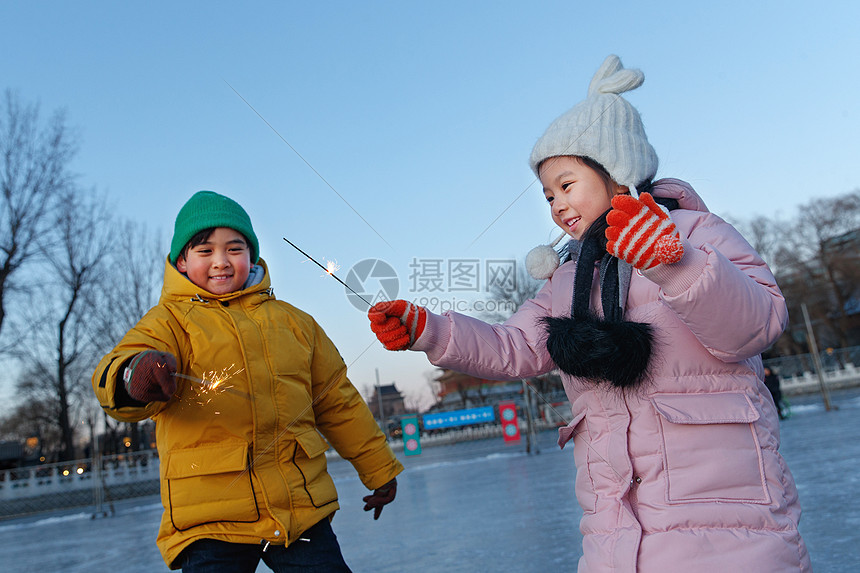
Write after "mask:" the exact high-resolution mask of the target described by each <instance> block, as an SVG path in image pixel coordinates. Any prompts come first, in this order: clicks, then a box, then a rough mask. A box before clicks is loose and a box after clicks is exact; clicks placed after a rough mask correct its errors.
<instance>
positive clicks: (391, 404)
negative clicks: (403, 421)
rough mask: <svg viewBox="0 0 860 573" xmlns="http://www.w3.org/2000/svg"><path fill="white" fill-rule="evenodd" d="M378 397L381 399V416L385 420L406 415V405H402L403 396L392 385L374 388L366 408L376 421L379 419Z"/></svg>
mask: <svg viewBox="0 0 860 573" xmlns="http://www.w3.org/2000/svg"><path fill="white" fill-rule="evenodd" d="M380 396H381V397H382V400H381V402H382V416H384V417H385V418H386V419H387V418H394V417H398V416H402V415H404V414H406V413H407V412H406V404H404V403H403V395H402V394H401V393H400V391H399V390H398V389H397V388H396V387H395V386H394V384H386V385H384V386H376V387H374V389H373V396H371V397H370V399H369V400H368V401H367V406H368V407H369V408H370V411H371V412H373V417H374V418H376V419H377V420H379V419H380V414H379V405H380Z"/></svg>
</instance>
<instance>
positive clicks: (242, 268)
mask: <svg viewBox="0 0 860 573" xmlns="http://www.w3.org/2000/svg"><path fill="white" fill-rule="evenodd" d="M176 268H177V269H179V272H181V273H185V274H186V275H188V278H189V279H191V282H193V283H194V284H196V285H197V286H199V287H200V288H203V289H206V290H207V291H208V292H211V293H212V294H227V293H231V292H235V291H237V290H240V289H241V288H242V287H243V286H244V284H245V281H247V280H248V274H249V273H250V272H251V249H249V248H248V243H247V242H246V241H245V237H243V236H242V233H240V232H238V231H234V230H233V229H228V228H227V227H218V228H216V229H215V230H214V231H213V232H212V235H211V236H210V237H209V239H208V240H207V241H206V242H205V243H203V244H201V245H197V246H196V247H191V248H190V249H188V252H187V253H186V254H185V256H182V255H180V256H179V258H177V259H176Z"/></svg>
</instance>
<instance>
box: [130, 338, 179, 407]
mask: <svg viewBox="0 0 860 573" xmlns="http://www.w3.org/2000/svg"><path fill="white" fill-rule="evenodd" d="M174 374H176V358H174V357H173V355H172V354H170V353H169V352H158V351H157V350H145V351H143V352H141V353H140V354H138V355H137V356H135V357H134V358H132V359H131V363H130V364H129V365H128V366H126V368H125V372H123V375H122V380H123V382H124V383H125V389H126V391H127V392H128V395H129V396H131V397H132V398H134V399H135V400H139V401H141V402H155V401H158V402H167V401H168V400H170V397H171V396H173V393H174V392H176V379H175V378H174V377H173V375H174Z"/></svg>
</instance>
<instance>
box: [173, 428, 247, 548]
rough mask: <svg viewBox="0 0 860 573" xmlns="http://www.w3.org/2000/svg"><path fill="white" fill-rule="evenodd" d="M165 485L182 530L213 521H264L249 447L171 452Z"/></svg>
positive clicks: (231, 445) (238, 444)
mask: <svg viewBox="0 0 860 573" xmlns="http://www.w3.org/2000/svg"><path fill="white" fill-rule="evenodd" d="M165 464H166V469H165V480H164V481H165V483H166V486H167V502H168V510H169V511H170V519H171V521H172V523H173V527H175V528H176V529H177V530H178V531H185V530H186V529H190V528H192V527H195V526H198V525H202V524H204V523H212V522H216V521H218V522H234V523H236V522H238V523H251V522H254V521H257V520H258V519H259V518H260V511H259V509H258V507H257V499H256V496H255V495H254V488H253V485H252V483H251V472H250V469H249V467H248V444H246V443H244V442H234V443H229V444H217V445H212V446H204V447H195V448H188V449H185V450H174V451H172V452H168V454H167V456H166V460H165Z"/></svg>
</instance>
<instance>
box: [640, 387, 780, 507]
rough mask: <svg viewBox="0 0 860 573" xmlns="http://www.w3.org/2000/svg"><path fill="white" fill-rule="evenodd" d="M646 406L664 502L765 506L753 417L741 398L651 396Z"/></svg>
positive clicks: (754, 413)
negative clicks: (657, 435)
mask: <svg viewBox="0 0 860 573" xmlns="http://www.w3.org/2000/svg"><path fill="white" fill-rule="evenodd" d="M651 403H652V404H653V405H654V408H655V409H656V411H657V413H658V414H659V419H660V431H661V434H662V439H663V467H664V468H665V472H666V500H667V501H668V502H669V503H691V502H701V501H721V502H740V503H761V504H766V503H770V495H769V494H768V491H767V485H766V482H765V476H764V462H763V459H762V452H761V445H760V443H759V441H758V436H757V435H756V432H755V426H754V423H755V421H756V420H758V418H759V413H758V411H756V409H755V407H754V406H753V404H752V402H751V401H750V399H749V397H747V395H746V394H744V393H743V392H720V393H716V394H655V395H654V396H652V398H651Z"/></svg>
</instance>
